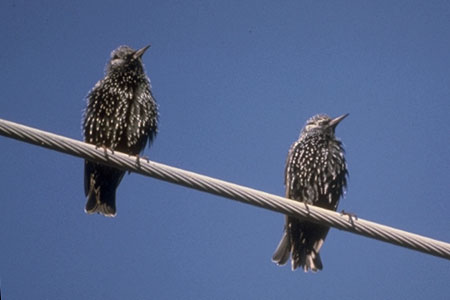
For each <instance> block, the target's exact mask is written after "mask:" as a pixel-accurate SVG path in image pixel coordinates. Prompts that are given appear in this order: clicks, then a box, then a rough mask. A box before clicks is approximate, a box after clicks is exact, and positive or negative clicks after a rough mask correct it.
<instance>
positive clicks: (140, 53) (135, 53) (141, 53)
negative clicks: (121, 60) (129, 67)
mask: <svg viewBox="0 0 450 300" xmlns="http://www.w3.org/2000/svg"><path fill="white" fill-rule="evenodd" d="M148 48H150V45H148V46H145V47H143V48H141V49H139V50H136V52H134V54H133V57H134V59H138V58H141V57H142V55H144V53H145V51H147V49H148Z"/></svg>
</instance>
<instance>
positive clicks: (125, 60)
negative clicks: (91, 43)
mask: <svg viewBox="0 0 450 300" xmlns="http://www.w3.org/2000/svg"><path fill="white" fill-rule="evenodd" d="M149 47H150V45H148V46H145V47H143V48H141V49H139V50H134V49H132V48H130V47H128V46H120V47H118V48H117V49H115V50H113V51H112V52H111V59H110V60H109V62H108V65H107V73H111V72H115V71H126V70H134V69H136V68H138V69H141V70H142V69H143V67H142V60H141V57H142V55H143V54H144V53H145V51H146V50H147V49H148V48H149Z"/></svg>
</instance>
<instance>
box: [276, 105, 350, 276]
mask: <svg viewBox="0 0 450 300" xmlns="http://www.w3.org/2000/svg"><path fill="white" fill-rule="evenodd" d="M347 116H348V114H345V115H342V116H340V117H337V118H335V119H331V118H330V117H329V116H327V115H316V116H314V117H312V118H311V119H309V120H308V121H307V123H306V126H305V127H304V128H303V130H302V132H301V133H300V137H299V139H298V140H297V141H296V142H295V143H294V144H293V145H292V146H291V148H290V150H289V154H288V157H287V161H286V168H285V185H286V198H290V199H293V200H297V201H300V202H303V203H305V205H314V206H319V207H322V208H325V209H332V210H334V211H335V210H336V209H337V206H338V202H339V198H340V197H341V196H342V195H343V193H344V189H345V188H346V185H347V176H348V172H347V166H346V162H345V158H344V149H343V148H342V143H341V142H340V141H339V140H337V139H336V137H335V135H334V131H335V129H336V126H337V125H338V124H339V122H341V121H342V120H343V119H344V118H345V117H347ZM329 229H330V228H329V227H327V226H322V225H318V224H315V223H311V222H307V221H303V220H300V219H298V218H294V217H290V216H286V224H285V227H284V232H283V236H282V238H281V241H280V243H279V245H278V247H277V249H276V250H275V253H274V254H273V257H272V261H273V262H275V263H277V264H278V265H284V264H285V263H286V262H287V261H288V259H289V256H290V255H291V254H292V259H291V261H292V270H295V269H296V268H298V267H299V266H300V267H302V268H303V270H304V271H305V272H307V271H308V270H312V271H314V272H316V271H318V270H322V261H321V259H320V255H319V250H320V248H321V247H322V245H323V242H324V240H325V237H326V236H327V233H328V230H329Z"/></svg>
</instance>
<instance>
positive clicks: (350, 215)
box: [341, 210, 358, 226]
mask: <svg viewBox="0 0 450 300" xmlns="http://www.w3.org/2000/svg"><path fill="white" fill-rule="evenodd" d="M344 215H345V216H348V221H349V222H350V223H352V226H353V225H355V224H354V221H357V220H358V216H357V215H356V214H354V213H352V212H346V211H345V210H342V211H341V216H344Z"/></svg>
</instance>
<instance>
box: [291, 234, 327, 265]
mask: <svg viewBox="0 0 450 300" xmlns="http://www.w3.org/2000/svg"><path fill="white" fill-rule="evenodd" d="M320 243H322V244H323V240H320ZM298 267H301V268H302V269H303V271H305V272H308V270H311V271H313V272H317V271H319V270H322V268H323V265H322V260H321V259H320V254H319V252H318V251H316V250H314V248H310V247H307V246H306V245H305V244H304V243H303V244H302V243H301V242H300V243H295V244H294V247H293V249H292V270H295V269H297V268H298Z"/></svg>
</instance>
